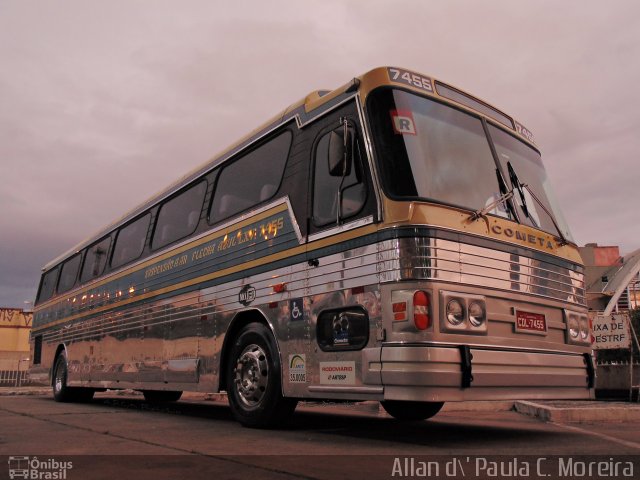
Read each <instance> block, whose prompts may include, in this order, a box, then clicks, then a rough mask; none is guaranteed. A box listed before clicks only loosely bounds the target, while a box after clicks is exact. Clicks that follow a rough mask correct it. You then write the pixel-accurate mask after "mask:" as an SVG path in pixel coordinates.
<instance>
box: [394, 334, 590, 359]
mask: <svg viewBox="0 0 640 480" xmlns="http://www.w3.org/2000/svg"><path fill="white" fill-rule="evenodd" d="M476 338H478V337H473V339H474V340H475V339H476ZM382 347H383V348H385V347H389V348H403V347H437V348H453V349H457V348H459V347H460V343H453V342H435V341H432V340H430V341H427V342H383V343H382ZM565 347H566V345H565ZM469 348H471V350H495V351H505V352H529V353H549V354H553V355H567V356H578V357H581V356H582V355H583V354H582V353H580V352H568V351H567V350H555V349H545V348H530V347H507V346H504V345H499V346H498V345H488V344H481V343H479V344H476V343H473V344H469Z"/></svg>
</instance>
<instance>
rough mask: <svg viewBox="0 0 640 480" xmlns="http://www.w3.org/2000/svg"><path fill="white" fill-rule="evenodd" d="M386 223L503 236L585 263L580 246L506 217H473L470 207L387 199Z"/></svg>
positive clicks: (487, 236) (510, 241) (507, 239)
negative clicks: (463, 207) (560, 243)
mask: <svg viewBox="0 0 640 480" xmlns="http://www.w3.org/2000/svg"><path fill="white" fill-rule="evenodd" d="M384 211H385V222H384V223H385V225H387V226H399V225H411V226H416V225H428V226H433V227H436V228H437V227H444V228H447V229H450V230H453V231H457V232H460V233H470V234H472V235H476V236H481V237H485V238H490V239H492V240H499V241H501V242H505V243H511V244H514V245H520V246H523V247H526V248H531V249H534V250H538V251H540V252H545V253H548V254H551V255H555V256H557V257H560V258H562V259H565V260H568V261H571V262H575V263H578V264H580V265H582V258H581V257H580V253H579V252H578V249H577V248H576V247H575V246H573V245H562V246H560V245H558V243H557V240H556V237H555V236H554V235H551V234H548V233H545V232H543V231H541V230H538V229H536V228H533V227H529V226H527V225H522V224H519V223H516V222H513V221H511V220H509V219H506V218H500V217H494V216H487V217H485V218H480V219H478V220H475V221H471V220H470V217H471V213H470V212H469V211H468V210H463V209H458V208H455V207H447V206H444V205H437V204H433V203H424V202H395V201H393V200H389V199H387V198H385V199H384Z"/></svg>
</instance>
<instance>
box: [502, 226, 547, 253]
mask: <svg viewBox="0 0 640 480" xmlns="http://www.w3.org/2000/svg"><path fill="white" fill-rule="evenodd" d="M491 231H492V232H493V233H495V234H496V235H502V236H505V237H507V238H514V239H516V240H519V241H521V242H526V243H528V244H530V245H535V246H536V247H542V248H548V249H549V250H553V249H554V248H555V247H554V245H553V243H551V241H550V240H548V239H546V238H545V237H538V236H537V235H532V234H530V233H526V232H521V231H520V230H514V229H512V228H502V227H501V226H500V225H493V226H492V227H491Z"/></svg>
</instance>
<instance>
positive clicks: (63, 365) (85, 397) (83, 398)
mask: <svg viewBox="0 0 640 480" xmlns="http://www.w3.org/2000/svg"><path fill="white" fill-rule="evenodd" d="M67 376H68V370H67V356H66V354H65V353H64V352H62V353H60V355H58V358H56V363H55V367H54V369H53V399H54V400H55V401H56V402H90V401H91V399H92V398H93V394H94V393H95V390H93V389H92V388H78V387H69V386H68V385H67Z"/></svg>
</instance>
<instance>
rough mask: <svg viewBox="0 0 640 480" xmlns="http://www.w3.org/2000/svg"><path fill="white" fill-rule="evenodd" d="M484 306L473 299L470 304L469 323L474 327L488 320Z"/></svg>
mask: <svg viewBox="0 0 640 480" xmlns="http://www.w3.org/2000/svg"><path fill="white" fill-rule="evenodd" d="M486 316H487V315H486V312H485V311H484V306H483V305H482V304H481V303H480V302H476V301H473V302H471V303H470V304H469V323H471V325H472V326H473V327H480V326H482V324H483V323H484V321H485V320H486Z"/></svg>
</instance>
